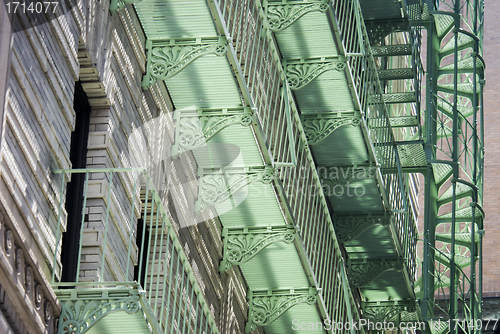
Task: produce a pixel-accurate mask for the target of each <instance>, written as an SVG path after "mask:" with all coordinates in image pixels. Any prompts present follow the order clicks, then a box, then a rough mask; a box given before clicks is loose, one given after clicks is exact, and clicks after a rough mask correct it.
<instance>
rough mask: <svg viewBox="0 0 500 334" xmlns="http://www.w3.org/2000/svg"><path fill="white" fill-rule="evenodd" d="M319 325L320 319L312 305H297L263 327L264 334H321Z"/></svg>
mask: <svg viewBox="0 0 500 334" xmlns="http://www.w3.org/2000/svg"><path fill="white" fill-rule="evenodd" d="M320 323H322V319H321V317H320V316H319V313H318V311H317V309H316V307H315V306H314V305H308V304H299V305H296V306H294V307H292V308H291V309H290V310H288V311H286V312H285V313H284V314H283V315H282V316H281V317H279V318H278V319H276V321H274V322H272V323H271V324H269V325H267V326H266V327H264V331H265V332H266V334H284V333H294V334H319V333H321V334H323V333H325V331H324V330H321V327H322V325H321V324H320ZM301 327H302V329H301ZM323 328H324V327H323Z"/></svg>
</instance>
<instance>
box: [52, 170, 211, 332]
mask: <svg viewBox="0 0 500 334" xmlns="http://www.w3.org/2000/svg"><path fill="white" fill-rule="evenodd" d="M54 173H56V174H62V176H63V179H64V177H65V176H68V175H72V174H75V173H84V174H85V184H84V196H83V203H82V205H83V212H82V217H81V230H80V243H79V245H78V254H79V255H78V258H79V261H78V263H77V268H78V270H77V272H78V275H77V277H76V280H75V281H74V282H64V283H62V282H57V281H56V279H57V278H58V277H60V273H59V272H56V270H55V268H57V266H56V264H57V263H56V261H57V257H58V254H59V252H60V251H59V249H58V248H56V250H55V254H56V255H55V256H54V262H53V264H52V265H53V266H52V267H53V268H54V270H53V273H52V286H53V287H54V288H56V289H65V288H76V289H77V290H78V289H86V288H93V289H109V288H120V289H123V288H129V289H135V290H138V291H139V295H140V296H141V298H143V299H145V303H146V307H145V308H146V311H144V312H146V313H147V312H150V313H151V314H146V316H148V319H150V320H151V321H150V324H151V325H152V327H153V328H152V330H153V331H154V332H155V333H164V334H167V333H170V334H173V333H176V334H177V333H206V334H208V333H219V331H218V329H217V327H216V325H215V321H214V317H213V315H212V313H211V311H210V307H209V305H208V303H207V302H206V300H205V297H204V295H203V292H202V289H201V288H200V286H199V284H198V281H197V278H196V277H195V274H194V271H193V268H192V267H191V264H190V262H189V259H188V258H187V256H186V254H185V253H184V250H183V248H182V245H181V244H180V242H179V240H178V237H177V235H176V232H175V230H174V228H173V227H172V224H171V222H170V220H169V217H168V215H169V213H168V211H167V210H166V209H165V208H164V205H163V199H162V197H161V196H160V195H161V194H160V193H159V192H158V191H157V190H156V189H155V188H154V185H153V182H152V180H151V178H150V177H149V175H148V173H147V172H146V171H145V169H143V168H101V169H98V168H88V169H59V170H55V171H54ZM63 184H64V182H63ZM62 193H64V192H62ZM64 202H65V199H64V198H61V199H60V204H59V213H60V216H59V217H61V212H62V211H63V204H64ZM57 240H58V241H59V242H58V243H57V245H59V244H60V243H61V231H60V230H58V231H57ZM63 270H64V268H63Z"/></svg>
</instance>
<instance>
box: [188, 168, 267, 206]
mask: <svg viewBox="0 0 500 334" xmlns="http://www.w3.org/2000/svg"><path fill="white" fill-rule="evenodd" d="M198 176H199V177H200V180H199V187H198V200H197V201H196V203H195V210H196V211H197V212H200V211H202V210H204V209H205V208H207V206H209V205H217V204H220V203H222V202H224V201H225V200H227V199H229V198H231V197H232V196H233V194H234V193H236V192H237V191H238V190H240V189H242V188H243V187H245V186H247V185H249V184H251V183H254V182H262V183H264V184H271V183H272V182H273V180H274V178H275V171H274V168H272V167H270V166H264V167H251V168H222V169H219V170H216V171H213V170H212V169H203V168H199V169H198Z"/></svg>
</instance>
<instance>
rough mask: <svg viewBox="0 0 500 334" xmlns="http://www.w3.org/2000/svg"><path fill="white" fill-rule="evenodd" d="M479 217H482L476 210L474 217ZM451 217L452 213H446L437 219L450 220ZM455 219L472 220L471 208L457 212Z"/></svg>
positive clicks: (479, 211)
mask: <svg viewBox="0 0 500 334" xmlns="http://www.w3.org/2000/svg"><path fill="white" fill-rule="evenodd" d="M481 215H482V213H481V210H479V209H476V212H475V216H476V217H480V216H481ZM451 216H452V213H451V212H449V213H446V214H444V215H441V216H439V217H438V219H451ZM455 217H456V218H464V219H467V218H471V219H472V207H467V208H463V209H460V210H457V211H456V214H455Z"/></svg>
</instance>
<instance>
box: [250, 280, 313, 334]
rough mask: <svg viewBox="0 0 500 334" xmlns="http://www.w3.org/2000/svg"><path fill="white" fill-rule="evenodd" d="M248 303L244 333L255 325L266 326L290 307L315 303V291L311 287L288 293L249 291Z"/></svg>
mask: <svg viewBox="0 0 500 334" xmlns="http://www.w3.org/2000/svg"><path fill="white" fill-rule="evenodd" d="M249 298H250V303H249V310H248V314H249V316H248V323H247V325H246V328H245V333H250V332H252V331H254V330H255V329H257V326H266V325H269V324H270V323H272V322H273V321H275V320H276V319H278V318H279V317H280V316H281V315H282V314H283V313H285V312H286V311H287V310H289V309H290V308H291V307H293V306H295V305H298V304H301V303H307V304H309V305H314V304H315V303H316V298H317V293H316V292H315V291H314V290H313V289H309V290H308V291H307V290H306V291H294V290H291V291H289V292H288V293H283V292H279V291H269V292H265V293H259V294H257V293H255V292H253V293H252V292H250V293H249Z"/></svg>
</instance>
